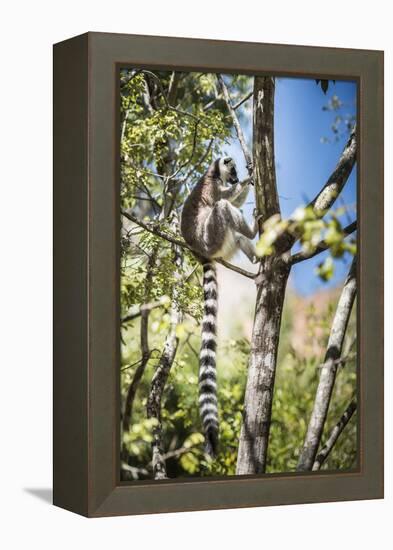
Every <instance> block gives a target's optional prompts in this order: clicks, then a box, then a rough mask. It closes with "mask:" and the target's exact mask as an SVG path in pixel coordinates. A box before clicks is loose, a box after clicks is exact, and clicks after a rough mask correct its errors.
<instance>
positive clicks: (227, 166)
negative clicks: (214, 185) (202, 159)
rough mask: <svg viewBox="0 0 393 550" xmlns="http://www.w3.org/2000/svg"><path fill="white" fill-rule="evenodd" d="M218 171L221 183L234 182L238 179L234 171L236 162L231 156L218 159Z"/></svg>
mask: <svg viewBox="0 0 393 550" xmlns="http://www.w3.org/2000/svg"><path fill="white" fill-rule="evenodd" d="M218 172H219V177H220V179H221V180H222V181H223V183H226V182H229V183H231V184H235V183H237V182H238V181H239V178H238V177H237V172H236V164H235V161H234V160H233V159H232V158H231V157H223V158H220V159H218Z"/></svg>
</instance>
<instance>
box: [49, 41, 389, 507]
mask: <svg viewBox="0 0 393 550" xmlns="http://www.w3.org/2000/svg"><path fill="white" fill-rule="evenodd" d="M121 65H124V66H145V67H156V68H162V69H167V68H171V69H178V70H209V71H211V72H219V71H220V72H227V73H231V72H232V73H234V72H239V73H246V74H252V75H254V74H269V75H279V76H305V77H307V76H309V77H312V78H321V79H335V78H337V79H340V78H341V79H343V78H345V79H352V80H356V81H357V82H358V98H359V105H358V112H359V116H358V123H359V127H360V130H358V132H359V137H360V143H359V145H360V147H359V154H358V159H357V162H358V166H359V170H358V172H359V175H358V197H359V207H358V212H359V221H358V223H359V230H358V246H359V267H358V280H359V290H360V292H359V297H358V319H359V321H358V332H359V340H360V345H359V350H358V351H359V363H360V364H359V372H360V390H359V391H360V402H359V405H360V407H359V425H360V437H359V449H360V450H359V456H360V461H359V468H358V469H357V470H356V471H350V472H338V473H332V472H328V473H323V472H314V473H312V472H310V473H304V474H303V473H302V474H298V473H293V474H277V475H272V474H270V475H262V476H237V477H229V478H215V479H211V478H210V479H202V478H199V479H181V480H180V479H176V480H164V481H159V482H157V481H153V480H152V481H143V482H142V481H140V482H135V483H132V484H129V483H127V484H125V483H122V482H120V478H119V448H120V446H119V376H118V364H119V335H120V330H119V261H118V260H119V230H120V229H119V224H120V217H119V189H118V183H117V174H118V163H119V158H118V155H117V154H116V151H117V150H118V149H117V131H118V127H119V120H118V116H119V114H118V111H119V110H118V109H117V106H118V98H117V95H118V94H117V92H118V87H117V81H116V77H117V75H118V68H119V66H121ZM53 427H54V457H53V458H54V504H56V505H58V506H61V507H63V508H66V509H68V510H71V511H73V512H76V513H79V514H83V515H86V516H89V517H100V516H110V515H123V514H143V513H157V512H174V511H187V510H204V509H218V508H236V507H250V506H262V505H278V504H294V503H310V502H323V501H339V500H358V499H372V498H382V497H383V52H379V51H366V50H349V49H338V48H337V49H333V48H317V47H304V46H282V45H272V44H252V43H242V42H220V41H211V40H191V39H183V38H163V37H148V36H133V35H120V34H119V35H117V34H106V33H87V34H84V35H81V36H79V37H76V38H72V39H70V40H66V41H64V42H61V43H59V44H56V45H55V46H54V417H53Z"/></svg>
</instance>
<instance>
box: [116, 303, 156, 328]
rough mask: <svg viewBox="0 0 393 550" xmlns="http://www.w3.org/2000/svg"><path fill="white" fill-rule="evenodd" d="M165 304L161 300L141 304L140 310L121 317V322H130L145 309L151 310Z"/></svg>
mask: <svg viewBox="0 0 393 550" xmlns="http://www.w3.org/2000/svg"><path fill="white" fill-rule="evenodd" d="M163 305H164V304H163V303H162V302H160V301H156V302H150V303H149V304H141V305H140V306H139V309H138V311H135V312H134V313H128V314H127V315H125V316H124V317H122V319H121V324H124V323H128V322H129V321H133V320H134V319H137V318H138V317H140V316H141V315H142V312H143V311H151V310H152V309H156V308H158V307H160V306H163Z"/></svg>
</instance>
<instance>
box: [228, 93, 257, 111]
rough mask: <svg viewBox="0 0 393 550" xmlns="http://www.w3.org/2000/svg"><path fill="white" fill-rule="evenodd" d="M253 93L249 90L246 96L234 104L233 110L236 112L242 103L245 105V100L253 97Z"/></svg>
mask: <svg viewBox="0 0 393 550" xmlns="http://www.w3.org/2000/svg"><path fill="white" fill-rule="evenodd" d="M253 93H254V92H253V91H252V90H251V92H250V93H248V94H247V95H246V97H243V99H241V100H240V101H239V103H236V105H234V106H233V110H234V111H236V109H238V108H239V107H240V106H241V105H243V103H245V102H246V101H247V100H249V99H250V97H252V96H253Z"/></svg>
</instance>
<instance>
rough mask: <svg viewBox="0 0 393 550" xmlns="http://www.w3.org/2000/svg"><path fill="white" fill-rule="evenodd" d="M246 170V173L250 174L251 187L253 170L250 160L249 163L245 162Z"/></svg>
mask: <svg viewBox="0 0 393 550" xmlns="http://www.w3.org/2000/svg"><path fill="white" fill-rule="evenodd" d="M246 168H247V170H248V173H249V174H250V182H249V183H251V185H254V180H253V179H252V175H251V174H252V170H253V165H252V161H251V160H250V162H247V164H246Z"/></svg>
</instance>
